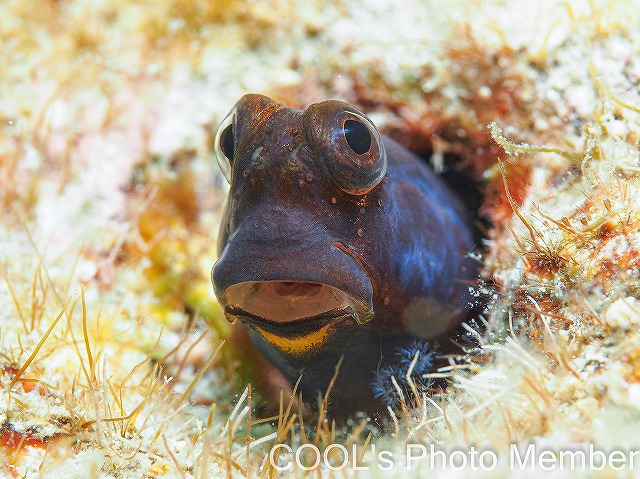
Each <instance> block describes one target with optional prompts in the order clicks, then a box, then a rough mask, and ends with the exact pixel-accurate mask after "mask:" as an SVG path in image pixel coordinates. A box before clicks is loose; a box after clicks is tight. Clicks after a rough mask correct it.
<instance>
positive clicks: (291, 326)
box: [221, 281, 373, 337]
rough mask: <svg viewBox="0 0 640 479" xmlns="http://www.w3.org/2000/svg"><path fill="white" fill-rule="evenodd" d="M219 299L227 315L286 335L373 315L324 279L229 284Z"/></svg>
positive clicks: (354, 299) (364, 304) (364, 306)
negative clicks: (324, 281) (317, 281)
mask: <svg viewBox="0 0 640 479" xmlns="http://www.w3.org/2000/svg"><path fill="white" fill-rule="evenodd" d="M221 299H222V300H223V303H224V304H225V313H226V314H227V316H228V317H230V318H238V319H240V321H242V322H243V323H245V324H247V325H248V326H254V327H258V328H261V329H263V330H265V331H268V332H270V333H273V334H278V335H282V336H288V337H296V336H302V335H306V334H310V333H312V332H314V331H317V330H319V329H321V328H323V327H324V326H326V325H327V324H328V323H333V322H336V321H341V320H342V321H345V320H353V321H355V322H356V323H359V324H362V323H365V322H367V321H368V320H369V319H371V316H372V315H373V312H372V311H370V308H369V307H368V305H367V304H366V303H365V302H362V301H359V300H358V299H356V298H354V297H352V296H351V295H349V294H348V293H345V292H344V291H342V290H340V289H338V288H336V287H334V286H330V285H328V284H324V283H309V282H301V281H247V282H243V283H237V284H234V285H231V286H229V287H228V288H227V289H226V290H225V292H224V294H223V298H221Z"/></svg>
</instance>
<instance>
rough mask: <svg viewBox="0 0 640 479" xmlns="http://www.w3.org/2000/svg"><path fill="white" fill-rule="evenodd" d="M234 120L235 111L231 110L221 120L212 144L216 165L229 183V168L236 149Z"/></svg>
mask: <svg viewBox="0 0 640 479" xmlns="http://www.w3.org/2000/svg"><path fill="white" fill-rule="evenodd" d="M234 120H235V111H231V112H230V113H229V114H228V115H227V116H226V117H225V119H224V120H222V123H221V124H220V127H219V128H218V132H217V133H216V137H215V140H214V144H213V148H214V151H215V156H216V159H217V160H218V166H219V167H220V170H221V171H222V174H223V175H224V177H225V179H226V180H227V182H229V183H231V170H232V167H233V157H234V156H235V149H236V139H235V134H234Z"/></svg>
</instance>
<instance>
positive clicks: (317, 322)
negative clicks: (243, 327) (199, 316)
mask: <svg viewBox="0 0 640 479" xmlns="http://www.w3.org/2000/svg"><path fill="white" fill-rule="evenodd" d="M224 312H225V314H226V315H228V316H232V317H235V318H238V319H240V321H242V322H243V323H245V324H248V325H249V326H254V327H257V328H260V329H262V330H263V331H266V332H268V333H272V334H277V335H278V336H283V337H289V338H296V337H300V336H305V335H308V334H311V333H314V332H316V331H319V330H320V329H322V328H323V327H325V326H327V325H330V324H337V323H338V322H343V321H349V319H351V320H352V321H354V322H355V321H356V312H355V311H354V310H353V309H352V308H348V307H345V308H339V309H334V310H331V311H326V312H323V313H320V314H317V315H315V316H308V317H305V318H300V319H297V320H295V321H291V322H286V323H282V322H276V321H271V320H269V319H266V318H263V317H261V316H259V315H257V314H253V313H250V312H248V311H245V310H243V309H241V308H237V307H234V306H231V305H228V306H226V307H225V309H224Z"/></svg>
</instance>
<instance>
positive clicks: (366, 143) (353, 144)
mask: <svg viewBox="0 0 640 479" xmlns="http://www.w3.org/2000/svg"><path fill="white" fill-rule="evenodd" d="M343 129H344V136H345V138H346V139H347V143H348V144H349V147H350V148H351V149H352V150H353V151H354V152H355V153H357V154H358V155H362V154H363V153H366V152H367V151H369V148H370V147H371V133H369V129H368V128H367V127H366V126H364V125H363V124H362V123H360V122H359V121H355V120H347V121H345V122H344V127H343Z"/></svg>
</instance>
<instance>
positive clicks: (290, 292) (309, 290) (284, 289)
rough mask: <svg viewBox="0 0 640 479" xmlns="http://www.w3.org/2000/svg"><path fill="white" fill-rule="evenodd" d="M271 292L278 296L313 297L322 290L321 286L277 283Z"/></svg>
mask: <svg viewBox="0 0 640 479" xmlns="http://www.w3.org/2000/svg"><path fill="white" fill-rule="evenodd" d="M273 290H274V292H275V293H276V294H277V295H278V296H315V295H317V294H318V293H320V291H321V290H322V285H321V284H315V283H300V282H297V281H277V282H275V283H273Z"/></svg>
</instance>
